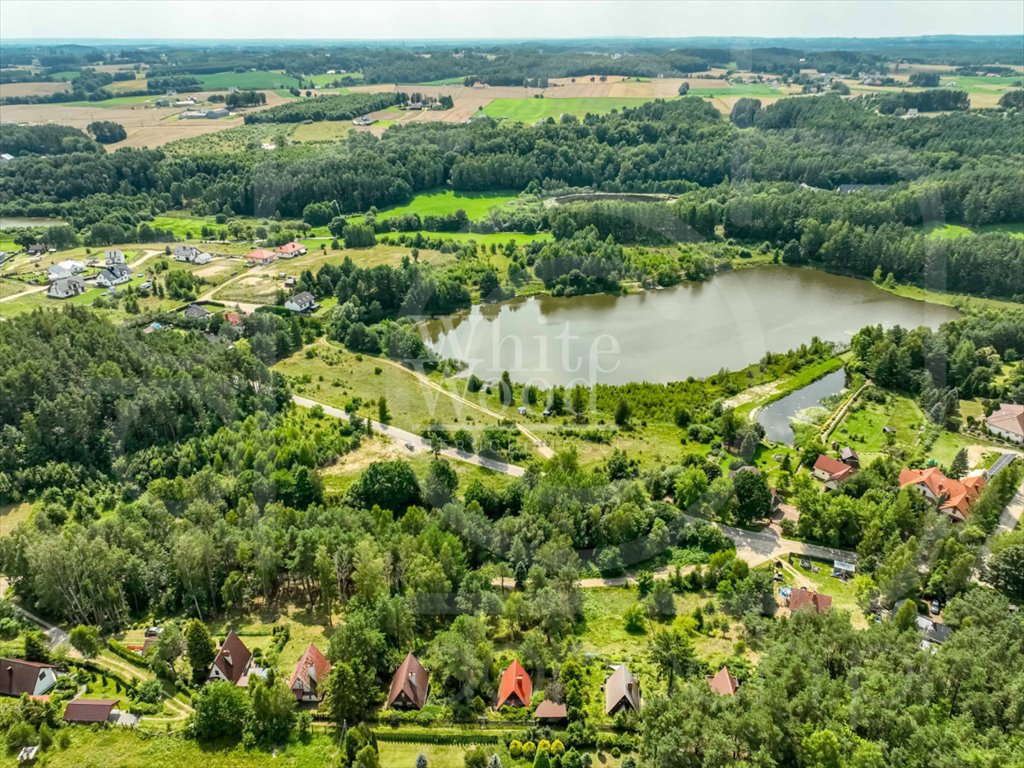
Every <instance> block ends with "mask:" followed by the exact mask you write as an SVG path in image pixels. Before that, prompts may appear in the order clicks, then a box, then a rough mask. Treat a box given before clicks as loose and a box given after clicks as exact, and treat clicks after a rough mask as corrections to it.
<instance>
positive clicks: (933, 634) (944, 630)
mask: <svg viewBox="0 0 1024 768" xmlns="http://www.w3.org/2000/svg"><path fill="white" fill-rule="evenodd" d="M914 621H915V623H916V624H917V629H918V631H919V632H920V633H921V635H922V638H921V648H922V649H924V650H926V651H932V652H933V653H934V652H935V651H936V650H938V646H940V645H942V644H943V643H944V642H946V641H947V640H948V639H949V636H950V635H952V634H953V630H952V629H950V628H949V627H948V626H947V625H945V624H939V623H938V622H937V621H932V620H931V619H930V618H928V617H927V616H921V615H920V614H918V616H917V617H916V618H915V619H914Z"/></svg>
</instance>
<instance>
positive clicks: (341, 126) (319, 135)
mask: <svg viewBox="0 0 1024 768" xmlns="http://www.w3.org/2000/svg"><path fill="white" fill-rule="evenodd" d="M351 130H352V125H351V123H347V122H340V121H337V120H325V121H322V122H319V123H300V124H299V125H297V126H295V130H294V131H292V135H291V140H292V141H296V142H303V143H305V142H315V141H339V140H340V139H343V138H344V137H345V136H347V135H348V133H349V131H351Z"/></svg>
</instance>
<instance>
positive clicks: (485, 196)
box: [314, 123, 517, 220]
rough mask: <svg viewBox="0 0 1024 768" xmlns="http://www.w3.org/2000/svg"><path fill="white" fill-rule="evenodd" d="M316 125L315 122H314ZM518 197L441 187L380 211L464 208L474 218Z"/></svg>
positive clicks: (428, 212)
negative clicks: (457, 190) (458, 190)
mask: <svg viewBox="0 0 1024 768" xmlns="http://www.w3.org/2000/svg"><path fill="white" fill-rule="evenodd" d="M314 125H315V123H314ZM516 198H517V195H516V193H514V192H509V193H507V194H500V193H499V194H495V193H493V192H455V191H453V190H450V189H439V190H434V191H431V192H423V193H421V194H418V195H416V197H414V198H413V199H412V201H411V202H408V203H406V204H405V205H398V206H395V207H394V208H388V209H387V210H384V211H381V212H380V218H382V219H386V218H389V217H391V216H404V215H406V214H410V213H416V214H419V215H420V216H444V215H447V214H449V213H455V211H458V210H463V211H465V212H466V215H467V216H468V217H469V218H470V219H472V220H477V219H482V218H484V217H485V216H487V212H488V211H490V210H491V208H495V207H498V206H502V205H505V204H506V203H509V202H511V201H513V200H515V199H516Z"/></svg>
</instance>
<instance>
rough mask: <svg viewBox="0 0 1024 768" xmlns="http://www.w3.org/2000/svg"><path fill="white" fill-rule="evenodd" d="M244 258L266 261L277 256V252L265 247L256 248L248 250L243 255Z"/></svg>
mask: <svg viewBox="0 0 1024 768" xmlns="http://www.w3.org/2000/svg"><path fill="white" fill-rule="evenodd" d="M245 258H247V259H249V260H251V261H267V260H273V259H276V258H277V254H276V253H274V252H273V251H268V250H267V249H266V248H257V249H256V250H253V251H249V253H247V254H246V255H245Z"/></svg>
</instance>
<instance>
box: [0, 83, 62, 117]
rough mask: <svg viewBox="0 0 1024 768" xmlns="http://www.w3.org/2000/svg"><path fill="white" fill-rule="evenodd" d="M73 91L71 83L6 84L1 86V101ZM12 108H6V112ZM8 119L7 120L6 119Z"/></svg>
mask: <svg viewBox="0 0 1024 768" xmlns="http://www.w3.org/2000/svg"><path fill="white" fill-rule="evenodd" d="M70 90H71V83H66V82H61V83H4V84H2V85H0V99H7V98H13V97H16V96H45V95H47V94H50V93H65V92H67V91H70ZM8 109H10V107H4V111H6V110H8ZM5 119H6V118H5Z"/></svg>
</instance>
